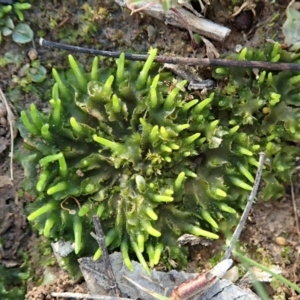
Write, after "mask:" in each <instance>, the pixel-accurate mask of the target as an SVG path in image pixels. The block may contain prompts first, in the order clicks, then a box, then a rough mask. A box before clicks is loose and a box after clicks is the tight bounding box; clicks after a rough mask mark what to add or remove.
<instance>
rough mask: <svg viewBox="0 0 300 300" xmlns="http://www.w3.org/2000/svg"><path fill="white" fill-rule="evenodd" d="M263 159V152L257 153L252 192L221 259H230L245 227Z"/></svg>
mask: <svg viewBox="0 0 300 300" xmlns="http://www.w3.org/2000/svg"><path fill="white" fill-rule="evenodd" d="M264 159H265V153H264V152H261V153H259V162H258V169H257V172H256V177H255V181H254V184H253V187H252V191H251V193H250V196H249V198H248V202H247V205H246V207H245V209H244V212H243V214H242V216H241V219H240V223H239V224H238V226H237V227H236V229H235V231H234V233H233V236H232V238H231V241H230V244H229V246H228V248H227V250H226V252H225V254H224V257H223V259H228V258H230V256H231V253H232V250H233V248H234V246H235V243H236V242H237V240H238V239H239V237H240V234H241V232H242V230H243V228H244V225H245V223H246V220H247V218H248V215H249V212H250V209H251V207H252V204H253V201H254V198H255V197H256V194H257V191H258V187H259V184H260V178H261V175H262V169H263V164H264Z"/></svg>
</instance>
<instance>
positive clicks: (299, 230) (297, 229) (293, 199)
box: [290, 174, 300, 236]
mask: <svg viewBox="0 0 300 300" xmlns="http://www.w3.org/2000/svg"><path fill="white" fill-rule="evenodd" d="M292 176H293V174H292V175H291V176H290V183H291V196H292V202H293V210H294V216H295V226H296V232H297V234H298V235H299V236H300V229H299V221H298V209H297V203H296V199H295V193H294V184H293V180H292Z"/></svg>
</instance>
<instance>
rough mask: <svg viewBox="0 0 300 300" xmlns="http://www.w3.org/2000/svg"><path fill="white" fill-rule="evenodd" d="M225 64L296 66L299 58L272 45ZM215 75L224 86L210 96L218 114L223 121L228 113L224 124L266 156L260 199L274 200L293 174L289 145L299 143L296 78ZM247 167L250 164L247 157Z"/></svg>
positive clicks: (225, 71) (233, 72) (241, 72)
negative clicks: (237, 128) (246, 137)
mask: <svg viewBox="0 0 300 300" xmlns="http://www.w3.org/2000/svg"><path fill="white" fill-rule="evenodd" d="M231 58H233V59H237V58H238V59H240V60H262V61H271V62H294V63H295V62H296V63H297V62H299V54H295V53H289V52H287V51H285V50H283V49H281V47H280V46H279V44H278V43H276V44H275V45H267V46H266V47H265V48H264V49H262V50H249V49H246V48H245V49H243V50H242V51H241V53H240V54H239V55H238V56H232V57H231ZM215 75H216V77H217V78H219V79H221V78H223V79H225V76H226V81H227V82H228V83H227V86H225V88H224V93H223V92H220V93H216V97H215V98H216V99H217V101H216V102H215V104H217V106H218V109H220V110H222V111H223V114H226V113H227V114H228V115H230V113H229V112H228V109H231V110H232V112H233V114H231V116H232V120H230V124H232V125H235V124H238V125H242V127H241V130H242V131H243V132H245V133H246V134H249V136H253V137H254V141H255V144H256V145H257V147H260V149H261V150H263V151H265V152H266V155H267V158H268V159H269V161H270V163H269V165H266V169H265V171H264V173H263V178H264V179H265V182H266V187H265V189H264V190H263V191H262V194H261V195H262V196H263V198H264V199H270V198H272V197H275V198H278V197H280V196H281V195H283V194H284V183H285V182H288V180H289V177H290V175H291V172H292V170H293V166H294V163H295V157H296V152H297V148H296V144H295V142H297V141H298V140H299V137H300V126H299V121H300V115H299V113H300V110H299V109H298V108H297V107H299V106H300V96H299V95H300V94H299V92H300V88H299V84H298V82H299V80H300V75H299V74H297V73H295V72H289V71H283V72H266V71H259V73H254V72H253V71H252V70H250V69H238V70H237V69H231V68H217V69H216V70H215ZM224 75H225V76H224ZM250 125H251V126H250ZM293 143H294V145H293ZM248 149H251V147H250V148H248ZM248 163H250V164H254V165H255V164H256V163H255V161H253V158H251V157H249V160H248Z"/></svg>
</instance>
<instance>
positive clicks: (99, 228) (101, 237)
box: [93, 216, 121, 297]
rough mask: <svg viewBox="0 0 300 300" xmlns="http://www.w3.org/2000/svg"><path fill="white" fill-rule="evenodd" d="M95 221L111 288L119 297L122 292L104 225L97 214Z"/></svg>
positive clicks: (97, 237) (94, 217) (97, 238)
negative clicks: (111, 258)
mask: <svg viewBox="0 0 300 300" xmlns="http://www.w3.org/2000/svg"><path fill="white" fill-rule="evenodd" d="M93 223H94V226H95V230H96V240H97V242H98V244H99V247H100V248H101V249H102V259H103V263H104V267H105V270H107V277H108V279H109V281H110V283H109V285H110V286H111V287H112V288H111V290H112V292H113V293H114V296H116V297H119V296H120V294H121V293H120V291H119V289H118V285H117V281H116V278H115V275H114V272H113V269H112V266H111V263H110V259H109V255H108V251H107V248H106V245H105V236H104V233H103V230H102V226H101V223H100V221H99V218H98V217H97V216H93Z"/></svg>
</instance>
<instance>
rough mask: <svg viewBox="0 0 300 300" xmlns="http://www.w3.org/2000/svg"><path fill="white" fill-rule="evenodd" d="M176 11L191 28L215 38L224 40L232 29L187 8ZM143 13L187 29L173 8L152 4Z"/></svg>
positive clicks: (121, 2)
mask: <svg viewBox="0 0 300 300" xmlns="http://www.w3.org/2000/svg"><path fill="white" fill-rule="evenodd" d="M115 2H116V3H117V4H119V5H120V6H122V7H126V0H115ZM143 6H145V3H141V4H138V5H136V6H135V8H140V7H143ZM176 11H177V12H179V14H180V15H181V16H182V18H183V19H184V20H185V21H186V22H187V23H188V25H189V29H190V30H192V31H193V32H197V33H199V34H201V35H203V36H205V37H208V38H211V39H213V40H216V41H219V42H223V41H224V40H225V38H226V37H227V36H228V35H229V33H230V31H231V30H230V29H229V28H227V27H225V26H223V25H219V24H216V23H214V22H212V21H210V20H207V19H205V18H200V17H199V16H196V15H195V14H193V13H191V12H190V11H188V10H187V9H185V8H182V7H176ZM142 13H144V14H146V15H149V16H151V17H153V18H156V19H159V20H160V21H163V22H165V23H166V24H170V25H172V26H176V27H180V28H185V29H187V28H186V24H184V22H182V20H181V19H180V17H179V16H178V14H176V13H175V12H174V11H172V10H168V11H164V9H163V7H162V5H161V4H153V5H150V6H148V7H146V8H145V9H143V10H142Z"/></svg>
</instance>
